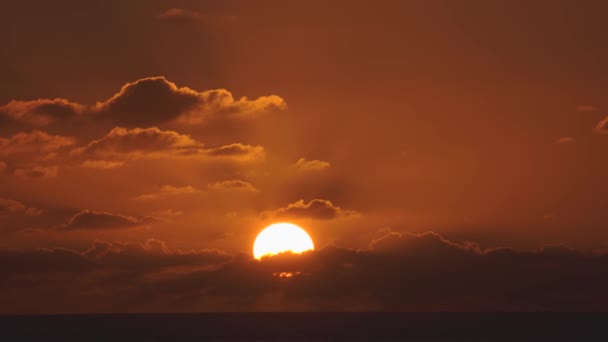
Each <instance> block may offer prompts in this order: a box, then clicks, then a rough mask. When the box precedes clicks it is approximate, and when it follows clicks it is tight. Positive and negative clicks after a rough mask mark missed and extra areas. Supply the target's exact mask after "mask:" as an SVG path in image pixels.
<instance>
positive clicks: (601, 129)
mask: <svg viewBox="0 0 608 342" xmlns="http://www.w3.org/2000/svg"><path fill="white" fill-rule="evenodd" d="M595 131H596V132H597V133H599V134H608V116H607V117H605V118H604V119H603V120H602V121H600V122H598V123H597V125H596V126H595Z"/></svg>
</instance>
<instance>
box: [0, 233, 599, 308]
mask: <svg viewBox="0 0 608 342" xmlns="http://www.w3.org/2000/svg"><path fill="white" fill-rule="evenodd" d="M607 266H608V255H606V254H583V253H581V252H579V251H577V250H573V249H570V248H568V247H564V246H545V247H543V248H541V249H539V250H534V251H516V250H513V249H510V248H493V249H484V250H482V249H480V248H479V246H478V245H477V244H476V243H459V242H454V241H450V240H447V239H445V238H444V237H442V236H440V235H438V234H436V233H432V232H427V233H424V234H410V233H390V234H388V235H387V236H384V237H382V238H380V239H377V240H375V241H372V242H371V243H370V248H368V249H364V250H351V249H344V248H338V247H333V246H329V247H325V248H320V249H317V250H315V251H310V252H306V253H304V254H301V255H293V254H289V253H287V254H282V255H278V256H275V257H271V258H264V259H262V260H261V261H257V260H254V259H253V258H252V257H251V256H247V255H242V254H229V253H225V252H220V251H214V250H203V251H189V252H181V251H176V250H172V249H171V248H169V247H168V246H167V245H166V244H165V243H164V242H162V241H159V240H154V239H151V240H148V241H146V242H145V243H125V242H102V241H98V242H96V243H95V244H94V245H93V246H91V247H89V248H87V249H85V250H82V251H76V250H70V249H65V248H51V249H39V250H27V251H15V250H11V251H1V250H0V277H1V278H2V279H3V282H1V283H0V290H2V291H0V304H2V305H0V308H2V309H1V310H2V312H3V313H15V312H21V313H25V312H32V311H34V312H38V313H40V312H46V313H59V312H109V311H112V312H133V311H136V312H159V311H167V310H171V311H217V310H223V311H260V310H264V311H269V310H270V311H285V310H288V311H289V310H298V311H336V310H339V311H367V310H372V311H437V310H441V311H463V310H464V311H538V310H541V311H564V310H566V311H602V310H603V309H604V308H605V307H606V305H607V304H608V294H606V291H605V289H606V286H608V275H607V274H606V272H604V270H605V269H606V267H607ZM287 275H290V276H287ZM17 285H19V286H17ZM50 293H52V294H53V295H52V296H49V294H50Z"/></svg>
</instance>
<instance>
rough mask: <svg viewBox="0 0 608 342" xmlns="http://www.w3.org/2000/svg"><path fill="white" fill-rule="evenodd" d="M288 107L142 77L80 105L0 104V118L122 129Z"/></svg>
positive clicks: (46, 102) (199, 121)
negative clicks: (108, 95) (110, 94)
mask: <svg viewBox="0 0 608 342" xmlns="http://www.w3.org/2000/svg"><path fill="white" fill-rule="evenodd" d="M286 108H287V104H286V103H285V101H284V100H283V99H282V98H281V97H279V96H276V95H270V96H262V97H259V98H257V99H253V100H249V99H248V98H247V97H241V98H239V99H235V98H234V97H233V95H232V93H231V92H229V91H228V90H226V89H213V90H207V91H202V92H198V91H196V90H193V89H190V88H187V87H181V88H180V87H177V86H176V85H175V83H172V82H169V81H168V80H167V79H165V78H164V77H148V78H142V79H139V80H137V81H135V82H131V83H127V84H125V85H124V86H123V87H122V88H121V89H120V91H119V92H118V93H116V94H114V95H113V96H112V97H110V98H109V99H107V100H106V101H102V102H97V103H96V104H94V105H90V106H87V105H83V104H78V103H74V102H70V101H69V100H67V99H53V100H51V99H40V100H34V101H11V102H9V103H8V104H6V105H4V106H2V107H0V118H2V119H3V120H4V121H8V122H11V121H15V122H21V123H24V124H29V125H31V126H33V127H37V126H48V125H50V124H53V123H68V124H70V125H72V124H73V123H74V122H75V121H74V120H78V122H79V124H80V125H99V124H100V123H106V124H108V125H111V126H123V127H127V128H138V127H150V126H158V125H162V124H167V123H171V122H173V123H177V124H179V123H182V124H187V125H193V124H203V123H205V122H209V121H213V120H214V119H216V118H217V117H221V119H222V120H238V119H247V118H253V117H256V116H258V115H261V114H263V113H266V112H268V111H272V110H284V109H286Z"/></svg>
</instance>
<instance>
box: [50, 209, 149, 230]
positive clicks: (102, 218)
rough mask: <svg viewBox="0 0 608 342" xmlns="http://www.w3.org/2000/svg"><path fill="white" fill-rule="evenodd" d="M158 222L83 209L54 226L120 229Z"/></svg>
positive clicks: (58, 227) (74, 228) (76, 228)
mask: <svg viewBox="0 0 608 342" xmlns="http://www.w3.org/2000/svg"><path fill="white" fill-rule="evenodd" d="M156 222H158V221H157V220H156V219H154V218H151V217H145V218H135V217H131V216H124V215H118V214H111V213H106V212H100V211H92V210H83V211H81V212H79V213H77V214H75V215H74V216H72V217H70V218H69V219H68V220H67V221H66V223H63V224H60V225H59V226H57V227H55V228H56V229H57V230H62V231H71V230H80V229H85V230H102V229H121V228H131V227H137V226H142V225H146V224H152V223H156Z"/></svg>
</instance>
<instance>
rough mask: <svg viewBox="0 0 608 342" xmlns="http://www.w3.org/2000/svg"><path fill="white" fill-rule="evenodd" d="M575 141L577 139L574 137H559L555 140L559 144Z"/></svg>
mask: <svg viewBox="0 0 608 342" xmlns="http://www.w3.org/2000/svg"><path fill="white" fill-rule="evenodd" d="M575 141H576V140H575V139H574V138H572V137H561V138H559V139H557V140H556V141H555V142H556V143H558V144H571V143H573V142H575Z"/></svg>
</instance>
